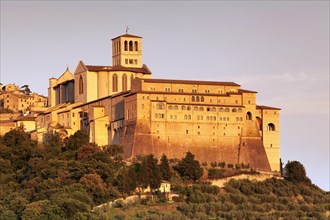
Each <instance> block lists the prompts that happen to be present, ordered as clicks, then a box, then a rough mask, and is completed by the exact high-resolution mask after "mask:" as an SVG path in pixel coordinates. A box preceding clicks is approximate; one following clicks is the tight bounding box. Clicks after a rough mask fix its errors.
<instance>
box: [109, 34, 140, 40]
mask: <svg viewBox="0 0 330 220" xmlns="http://www.w3.org/2000/svg"><path fill="white" fill-rule="evenodd" d="M120 37H134V38H142V37H140V36H136V35H132V34H123V35H120V36H118V37H115V38H112V39H111V40H114V39H117V38H120Z"/></svg>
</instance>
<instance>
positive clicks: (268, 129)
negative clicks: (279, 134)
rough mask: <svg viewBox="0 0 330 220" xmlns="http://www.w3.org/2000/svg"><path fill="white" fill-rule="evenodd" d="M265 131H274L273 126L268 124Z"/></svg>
mask: <svg viewBox="0 0 330 220" xmlns="http://www.w3.org/2000/svg"><path fill="white" fill-rule="evenodd" d="M267 131H275V125H274V124H273V123H269V124H268V126H267Z"/></svg>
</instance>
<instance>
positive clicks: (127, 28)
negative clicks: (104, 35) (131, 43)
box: [126, 25, 129, 34]
mask: <svg viewBox="0 0 330 220" xmlns="http://www.w3.org/2000/svg"><path fill="white" fill-rule="evenodd" d="M128 30H129V27H128V25H127V26H126V34H128Z"/></svg>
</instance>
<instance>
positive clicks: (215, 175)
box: [207, 168, 226, 179]
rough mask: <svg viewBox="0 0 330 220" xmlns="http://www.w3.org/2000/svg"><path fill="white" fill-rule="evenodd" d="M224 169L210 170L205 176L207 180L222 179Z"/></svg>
mask: <svg viewBox="0 0 330 220" xmlns="http://www.w3.org/2000/svg"><path fill="white" fill-rule="evenodd" d="M225 172H226V170H225V169H214V168H211V169H209V170H208V173H207V176H208V178H209V179H220V178H223V177H224V173H225Z"/></svg>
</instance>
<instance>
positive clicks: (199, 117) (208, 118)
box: [155, 113, 243, 121]
mask: <svg viewBox="0 0 330 220" xmlns="http://www.w3.org/2000/svg"><path fill="white" fill-rule="evenodd" d="M155 118H165V115H164V114H161V113H156V114H155ZM170 119H177V115H170ZM183 119H184V120H191V119H192V116H191V115H184V116H183ZM196 119H197V120H198V121H202V120H204V116H203V115H197V116H196ZM205 119H206V120H207V121H217V116H206V117H205ZM219 121H230V118H229V117H219ZM236 121H243V117H236Z"/></svg>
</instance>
